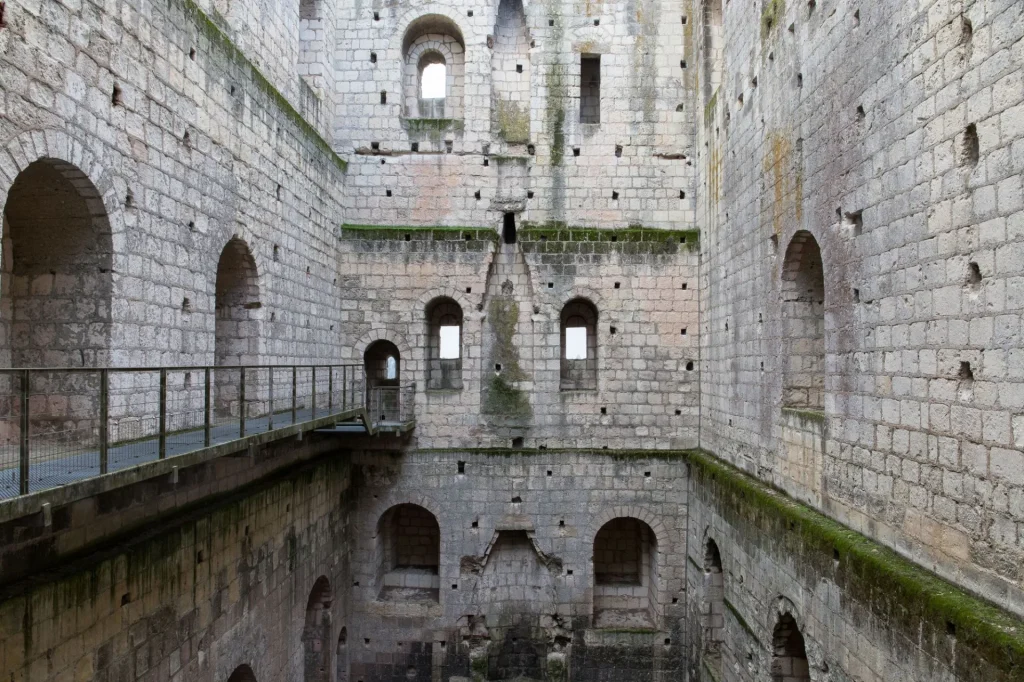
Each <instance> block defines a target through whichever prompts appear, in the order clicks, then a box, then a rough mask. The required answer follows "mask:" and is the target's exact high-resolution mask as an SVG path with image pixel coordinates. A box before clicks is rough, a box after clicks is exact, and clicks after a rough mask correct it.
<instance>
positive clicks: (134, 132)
mask: <svg viewBox="0 0 1024 682" xmlns="http://www.w3.org/2000/svg"><path fill="white" fill-rule="evenodd" d="M4 16H5V22H6V26H5V27H4V28H3V29H2V30H0V70H2V72H3V74H4V76H3V78H4V87H3V88H2V93H0V200H4V201H6V198H7V196H8V193H9V192H10V190H11V187H12V185H13V184H14V182H15V179H16V178H17V177H18V175H19V173H20V172H21V171H23V170H24V169H25V168H26V167H28V166H29V165H30V164H31V163H33V162H35V161H37V160H39V159H56V160H58V161H62V162H65V163H66V164H67V165H68V167H69V168H72V169H77V170H78V171H81V173H82V174H83V175H84V177H85V184H83V185H82V186H83V187H85V186H86V185H90V186H91V189H90V190H89V191H90V192H91V193H86V194H85V196H86V198H87V199H88V202H89V206H90V210H91V209H92V208H95V207H96V206H100V212H102V213H105V219H106V222H108V223H109V232H110V234H109V236H105V238H106V240H107V242H108V243H110V245H111V246H110V249H111V250H112V255H111V262H112V266H107V268H110V274H109V275H106V276H107V277H109V278H110V280H109V282H110V284H109V287H110V289H111V290H110V291H106V292H103V291H102V287H99V288H97V289H96V290H85V291H80V292H77V293H76V295H77V296H79V297H81V298H88V297H90V296H91V297H96V296H99V295H101V294H102V295H103V296H104V297H105V298H104V300H103V301H101V302H100V303H98V304H97V305H96V306H93V309H92V310H90V309H88V307H87V306H85V305H82V306H80V308H81V309H82V310H84V311H85V312H83V313H82V314H83V315H87V316H89V315H91V316H93V317H95V312H94V310H95V309H102V310H106V311H107V312H106V318H105V319H106V320H109V325H110V327H109V330H108V332H107V333H109V342H104V344H103V345H105V346H107V347H108V348H109V350H108V351H106V352H99V353H97V354H95V357H93V354H90V357H89V358H86V359H83V358H82V357H81V355H80V354H79V353H78V352H77V350H74V349H71V350H69V351H68V353H67V354H66V357H55V356H53V355H51V356H50V357H48V358H47V360H46V362H47V363H48V364H50V365H58V366H68V365H71V366H74V365H82V364H89V365H104V364H117V365H134V366H155V365H168V364H171V365H175V364H182V365H187V364H193V365H194V364H212V362H213V357H214V328H215V324H214V302H215V281H216V273H217V265H218V259H219V257H220V254H221V251H222V249H223V248H224V246H225V244H226V243H227V242H228V240H229V239H230V238H231V237H232V236H238V237H239V238H241V239H242V240H244V241H245V242H246V244H247V246H248V248H249V250H250V251H251V252H252V254H253V257H254V260H255V263H256V269H257V271H258V288H259V297H260V299H259V301H257V302H254V303H257V304H258V305H259V307H258V308H257V309H255V310H253V311H252V316H253V317H254V318H256V321H257V324H258V326H259V329H260V342H259V352H258V353H257V354H256V356H257V357H255V358H252V359H251V360H252V361H256V360H261V359H262V360H274V361H285V362H286V361H289V360H300V361H308V360H312V359H324V360H326V359H335V358H337V357H338V350H337V348H338V346H337V334H338V330H337V328H336V325H337V323H338V312H337V310H338V306H337V288H336V284H335V279H336V272H335V264H336V255H335V254H336V250H335V246H334V234H335V229H336V226H337V225H338V224H339V223H340V216H341V205H340V196H339V195H340V191H339V189H338V188H339V187H340V186H341V185H342V183H343V177H344V176H343V166H344V164H343V162H342V161H341V160H340V159H339V158H338V157H336V156H335V155H334V154H333V153H332V152H331V151H330V148H329V146H328V144H327V143H326V142H325V141H324V140H323V138H321V137H319V136H318V135H317V134H316V132H315V131H314V129H313V128H311V127H310V125H309V124H308V123H307V122H306V121H305V120H303V119H302V118H301V117H300V115H299V114H298V113H297V109H296V106H297V105H293V104H290V103H289V100H287V99H284V98H283V97H282V95H281V94H279V91H278V89H275V87H274V86H273V85H271V81H268V80H267V79H266V78H264V76H263V75H262V74H261V73H260V72H259V71H257V70H255V69H254V67H253V66H252V64H251V63H250V62H248V61H246V58H245V56H244V54H243V53H241V52H239V51H238V50H236V49H235V48H234V47H233V46H232V45H231V44H230V43H228V42H227V40H226V38H225V37H224V35H223V34H222V33H220V31H219V29H217V28H215V26H214V25H213V24H212V23H211V20H210V19H208V18H207V17H205V16H203V15H202V14H201V13H199V12H198V10H196V9H195V7H194V6H192V5H188V4H183V3H182V2H178V1H175V2H172V3H170V4H169V5H168V4H167V3H156V4H146V5H144V6H141V7H139V6H137V5H136V4H135V3H117V4H115V5H111V6H109V7H106V8H105V9H104V10H103V11H100V10H94V9H92V8H86V7H84V6H77V5H75V6H63V5H60V4H59V3H56V2H41V3H27V4H25V3H21V4H19V5H18V7H14V6H12V5H10V4H8V5H7V7H6V10H5V15H4ZM269 23H271V22H268V24H269ZM68 26H74V27H75V29H74V30H73V31H72V30H69V28H68ZM253 49H254V50H256V48H253ZM259 50H262V48H260V49H259ZM259 50H257V51H259ZM252 53H253V51H249V52H247V53H246V54H252ZM259 53H260V54H262V55H263V56H264V58H265V61H266V62H270V61H275V63H276V57H275V58H274V60H272V59H271V57H272V56H273V55H275V54H276V52H275V51H273V50H269V48H268V50H266V51H259ZM296 78H297V76H296ZM93 190H94V191H93ZM8 217H9V216H8ZM5 223H6V220H5ZM5 245H6V242H5ZM51 247H52V248H58V245H51ZM14 252H15V257H17V252H18V247H17V245H15V247H14ZM6 257H7V254H5V258H6ZM44 276H45V273H44ZM38 284H39V286H42V284H43V283H42V282H40V283H38ZM61 284H65V285H66V282H65V283H62V282H59V281H58V282H57V285H58V286H60V285H61ZM36 285H37V283H33V284H32V287H33V289H32V290H33V291H37V290H38V291H42V289H36V288H35V287H36ZM91 319H92V318H89V319H86V318H83V320H82V321H83V322H86V321H90V320H91ZM108 344H109V345H108ZM57 346H59V344H57Z"/></svg>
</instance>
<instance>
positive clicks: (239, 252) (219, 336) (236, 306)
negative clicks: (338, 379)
mask: <svg viewBox="0 0 1024 682" xmlns="http://www.w3.org/2000/svg"><path fill="white" fill-rule="evenodd" d="M215 291H216V301H215V303H214V308H215V311H214V312H215V316H216V321H215V323H214V324H215V330H214V364H216V365H217V366H218V367H237V366H239V365H253V364H256V363H257V362H258V360H259V341H260V330H259V321H260V319H261V316H260V309H261V307H262V304H261V303H260V289H259V278H258V275H257V272H256V261H255V260H254V259H253V257H252V252H251V251H249V246H248V245H247V244H246V243H245V242H244V241H242V240H241V239H238V238H235V239H231V240H230V241H229V242H228V243H227V245H226V246H225V247H224V250H223V251H221V254H220V260H219V261H218V263H217V283H216V288H215ZM240 380H241V376H240V371H239V370H237V369H222V370H217V371H216V372H215V374H214V383H215V401H214V405H215V411H216V414H217V416H218V417H222V418H227V417H237V416H239V415H240V412H239V410H240V409H241V407H240V405H239V398H240V397H241V396H240V384H241V381H240ZM254 395H255V393H253V392H251V391H250V392H248V393H247V398H246V402H247V403H248V402H249V399H250V398H251V397H253V396H254Z"/></svg>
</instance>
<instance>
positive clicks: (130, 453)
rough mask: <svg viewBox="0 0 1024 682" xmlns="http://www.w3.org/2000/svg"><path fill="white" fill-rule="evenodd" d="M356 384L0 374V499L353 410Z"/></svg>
mask: <svg viewBox="0 0 1024 682" xmlns="http://www.w3.org/2000/svg"><path fill="white" fill-rule="evenodd" d="M196 372H198V373H201V374H202V385H201V387H199V388H194V387H193V386H192V384H191V375H192V373H196ZM83 374H86V375H92V377H96V378H98V385H97V384H96V382H94V381H93V380H92V378H91V377H86V379H84V380H83V379H82V378H81V376H82V375H83ZM131 374H134V375H136V377H135V378H131V377H125V375H131ZM283 375H287V376H283ZM73 377H78V378H73ZM115 377H117V378H116V379H114V378H115ZM122 377H123V378H122ZM15 379H16V380H17V383H18V386H17V387H16V390H15V387H13V386H10V387H9V390H8V392H7V393H6V394H5V393H4V392H3V388H4V385H3V382H11V383H13V380H15ZM281 379H284V382H283V384H284V385H283V386H281V384H280V383H279V382H280V380H281ZM172 383H173V385H172ZM34 384H36V385H40V386H41V387H42V390H37V391H35V392H33V390H32V389H33V385H34ZM366 385H367V383H366V372H365V369H364V367H363V365H361V364H325V365H318V364H295V365H285V364H266V365H186V366H178V367H58V368H52V367H30V368H0V499H2V498H4V497H11V496H14V495H19V494H20V495H24V494H27V493H29V492H32V491H34V490H39V489H43V488H47V487H53V486H56V485H62V484H64V483H67V482H70V481H74V480H81V479H84V478H89V477H91V476H95V475H101V474H106V473H109V472H110V471H116V470H118V469H122V468H126V467H128V466H132V465H134V464H137V463H140V462H142V461H149V460H153V459H165V458H167V457H169V456H177V455H181V454H185V453H186V452H194V451H196V450H201V449H203V448H208V447H210V446H211V445H213V444H215V443H217V444H219V443H223V442H227V441H230V440H234V439H237V438H243V437H245V436H246V435H247V433H252V432H255V431H256V430H260V431H271V430H274V429H278V428H284V427H285V426H290V425H294V424H299V423H304V422H307V421H314V420H316V419H321V418H324V417H330V416H333V415H338V414H341V413H343V412H349V411H351V410H355V409H359V410H362V409H365V408H366V388H365V387H366ZM275 391H278V393H277V394H275ZM147 399H148V400H147ZM282 400H283V401H286V404H284V405H282V404H281V401H282ZM147 407H148V408H155V409H147ZM147 425H148V426H147ZM112 427H113V428H112ZM135 431H139V433H138V434H136V433H135ZM15 432H17V439H16V442H17V465H16V466H15V463H14V457H13V455H14V452H13V449H14V448H13V446H14V444H15V439H14V434H15ZM126 432H127V435H126ZM4 439H6V440H7V442H8V444H9V446H8V447H7V448H6V450H5V448H4V447H3V440H4ZM15 471H16V474H17V486H16V488H15V486H14V485H13V483H14V480H13V475H14V473H15ZM33 476H36V480H33Z"/></svg>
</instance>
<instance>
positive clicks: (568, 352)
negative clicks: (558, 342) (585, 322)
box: [565, 327, 587, 360]
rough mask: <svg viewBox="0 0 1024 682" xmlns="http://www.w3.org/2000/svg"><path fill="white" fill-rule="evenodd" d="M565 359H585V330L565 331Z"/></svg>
mask: <svg viewBox="0 0 1024 682" xmlns="http://www.w3.org/2000/svg"><path fill="white" fill-rule="evenodd" d="M565 359H566V360H586V359H587V328H586V327H567V328H566V330H565Z"/></svg>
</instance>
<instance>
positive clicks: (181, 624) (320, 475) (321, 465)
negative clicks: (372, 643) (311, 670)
mask: <svg viewBox="0 0 1024 682" xmlns="http://www.w3.org/2000/svg"><path fill="white" fill-rule="evenodd" d="M349 472H350V467H349V464H348V462H347V461H345V460H341V459H338V458H324V459H320V460H318V462H317V463H315V464H312V465H307V466H305V467H304V468H302V469H300V470H298V471H292V472H285V473H283V474H279V475H278V476H277V477H276V479H275V480H274V481H272V482H269V483H268V482H263V483H257V484H255V485H254V486H252V487H251V488H250V489H248V490H245V491H243V492H242V493H241V494H238V493H237V492H236V494H235V495H234V496H233V497H229V498H227V499H226V500H224V499H222V500H221V501H219V502H215V503H213V504H212V505H210V507H208V508H204V509H199V510H193V511H192V513H191V514H184V515H181V516H179V517H178V518H177V519H176V520H175V519H171V520H170V521H169V522H168V523H159V522H158V523H154V524H151V525H150V526H148V528H147V529H146V530H145V532H142V533H138V534H137V535H136V536H135V537H134V538H131V539H127V540H126V539H124V538H122V540H124V542H123V543H122V544H118V545H116V546H115V547H113V548H112V549H110V550H108V551H100V552H91V553H90V554H89V555H88V556H86V557H84V559H83V558H82V557H79V558H78V559H77V560H74V559H72V560H66V561H64V562H62V565H61V566H58V567H56V568H54V569H53V570H50V571H47V572H38V573H35V574H33V575H32V576H31V577H29V578H26V579H23V580H21V581H20V582H15V583H8V584H6V585H4V586H3V588H2V593H0V641H2V642H3V647H0V670H3V671H4V672H5V675H9V676H11V678H12V679H19V680H39V681H42V680H66V679H91V680H101V681H105V680H110V681H113V680H149V679H165V680H172V681H174V682H185V681H188V682H192V681H209V682H223V681H224V680H227V679H228V678H229V676H230V675H231V673H232V671H233V670H235V669H236V668H237V667H238V666H240V665H248V666H249V667H250V668H251V669H252V671H253V673H254V675H255V676H256V679H257V680H271V679H276V680H287V681H289V682H305V680H308V679H309V678H306V677H304V676H303V672H302V671H303V655H304V651H305V650H306V649H307V644H308V642H307V641H305V640H304V630H305V624H306V616H307V613H306V612H307V604H308V602H309V599H310V593H311V591H312V590H313V588H314V585H315V584H316V583H317V581H318V579H321V583H322V582H323V581H322V579H323V578H326V581H327V583H329V585H330V587H331V592H332V594H331V598H330V603H329V606H328V607H327V611H328V613H326V614H320V616H322V618H321V622H322V623H325V624H327V625H328V627H327V628H326V629H325V630H321V633H320V634H321V635H324V634H325V633H330V634H331V638H330V641H326V642H322V645H323V649H322V651H323V653H324V656H328V657H329V658H326V659H323V660H329V661H330V662H331V663H333V662H334V660H335V659H334V657H333V656H334V653H333V652H334V651H335V641H334V639H335V638H337V637H338V635H339V633H340V632H341V628H342V627H345V626H346V625H347V624H348V623H347V621H346V615H347V613H348V595H347V591H346V587H347V585H348V584H349V582H350V580H349V566H348V554H347V552H346V547H347V545H348V543H349V542H350V539H349V538H350V536H349V530H348V519H349V508H348V506H347V505H346V504H345V500H346V497H347V495H348V493H349V486H350V479H349ZM307 634H308V633H307Z"/></svg>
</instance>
